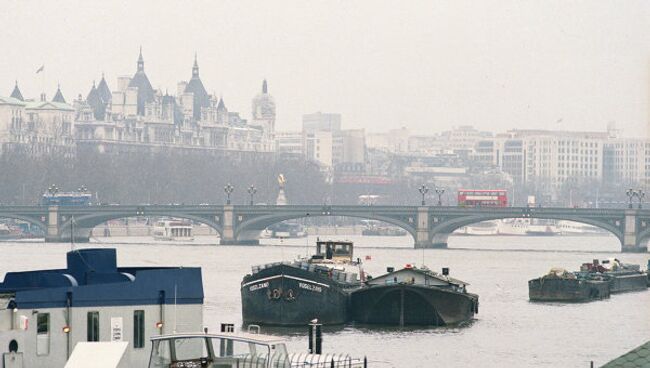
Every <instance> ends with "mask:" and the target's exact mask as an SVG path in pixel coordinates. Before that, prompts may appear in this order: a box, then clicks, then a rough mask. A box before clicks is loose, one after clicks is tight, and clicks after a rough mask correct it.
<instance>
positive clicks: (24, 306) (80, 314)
mask: <svg viewBox="0 0 650 368" xmlns="http://www.w3.org/2000/svg"><path fill="white" fill-rule="evenodd" d="M202 327H203V285H202V280H201V269H200V268H182V267H117V262H116V251H115V249H110V248H106V249H80V250H73V251H70V252H68V253H67V267H66V268H64V269H53V270H39V271H26V272H9V273H7V274H6V275H5V278H4V281H3V282H2V283H0V355H2V356H3V359H1V360H0V363H2V364H0V367H2V368H7V367H9V366H7V365H5V364H6V363H3V362H8V361H12V362H13V363H14V365H11V367H30V368H31V367H63V366H64V365H65V363H66V361H67V360H68V358H69V357H70V355H71V354H72V351H73V349H74V348H75V345H76V344H77V343H78V342H87V341H90V342H95V341H96V342H127V343H128V347H127V349H126V352H125V355H124V358H123V361H124V362H125V364H126V366H129V367H144V366H146V364H147V361H148V357H149V352H150V351H151V348H150V346H151V345H150V342H149V338H150V337H151V336H154V335H160V334H164V333H169V332H171V331H180V332H182V331H197V330H200V329H201V328H202Z"/></svg>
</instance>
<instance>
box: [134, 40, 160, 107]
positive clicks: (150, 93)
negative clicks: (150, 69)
mask: <svg viewBox="0 0 650 368" xmlns="http://www.w3.org/2000/svg"><path fill="white" fill-rule="evenodd" d="M129 87H136V88H137V89H138V115H144V104H145V103H147V102H150V101H152V100H153V97H154V90H153V87H151V82H149V78H148V77H147V75H146V74H145V73H144V59H143V58H142V48H140V56H139V57H138V70H137V71H136V72H135V75H134V76H133V78H131V82H129Z"/></svg>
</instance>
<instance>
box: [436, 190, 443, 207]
mask: <svg viewBox="0 0 650 368" xmlns="http://www.w3.org/2000/svg"><path fill="white" fill-rule="evenodd" d="M444 193H445V188H436V194H437V195H438V206H442V195H443V194H444Z"/></svg>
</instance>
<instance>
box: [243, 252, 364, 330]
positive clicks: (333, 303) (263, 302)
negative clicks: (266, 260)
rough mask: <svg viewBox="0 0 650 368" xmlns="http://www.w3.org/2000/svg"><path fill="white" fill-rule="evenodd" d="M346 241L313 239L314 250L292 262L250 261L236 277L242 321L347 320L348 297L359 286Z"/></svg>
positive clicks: (298, 322)
mask: <svg viewBox="0 0 650 368" xmlns="http://www.w3.org/2000/svg"><path fill="white" fill-rule="evenodd" d="M352 255H353V244H352V242H349V241H317V242H316V254H315V255H313V256H312V257H311V258H303V259H298V260H296V261H293V262H288V263H285V262H277V263H272V264H266V265H261V266H253V267H252V273H251V274H248V275H246V276H244V279H243V281H242V282H241V299H242V317H243V321H244V323H245V324H264V325H278V326H304V325H306V324H307V323H309V321H311V320H313V319H315V318H317V319H318V321H319V322H320V323H322V324H324V325H332V324H343V323H345V322H346V321H347V320H348V300H349V294H350V292H351V291H352V290H355V289H358V288H359V287H361V281H360V280H359V279H358V278H357V273H356V272H351V271H349V270H346V268H352V269H354V268H358V270H359V271H360V273H361V278H363V277H364V274H363V270H362V269H361V267H360V262H358V261H357V262H355V261H353V260H352Z"/></svg>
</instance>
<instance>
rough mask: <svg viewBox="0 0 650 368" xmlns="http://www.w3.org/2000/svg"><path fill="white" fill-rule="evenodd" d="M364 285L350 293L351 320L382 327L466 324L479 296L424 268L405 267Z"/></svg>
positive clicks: (445, 270)
mask: <svg viewBox="0 0 650 368" xmlns="http://www.w3.org/2000/svg"><path fill="white" fill-rule="evenodd" d="M387 271H388V273H386V274H384V275H382V276H379V277H377V278H374V279H370V280H368V281H367V282H366V285H365V286H364V287H363V288H361V289H358V290H355V291H354V292H352V295H351V311H352V320H354V321H355V322H357V323H362V324H382V325H399V326H404V325H429V326H443V325H454V324H458V323H461V322H465V321H468V320H470V319H472V318H473V317H474V314H475V313H478V295H476V294H471V293H468V292H467V290H466V286H467V285H469V284H468V283H466V282H464V281H460V280H457V279H454V278H451V277H449V269H448V268H443V269H442V274H438V273H436V272H433V271H431V270H430V269H428V268H427V267H426V266H423V267H422V268H417V267H415V266H413V265H411V264H407V265H406V266H405V267H404V268H403V269H401V270H398V271H395V270H394V269H393V268H392V267H388V268H387Z"/></svg>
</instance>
